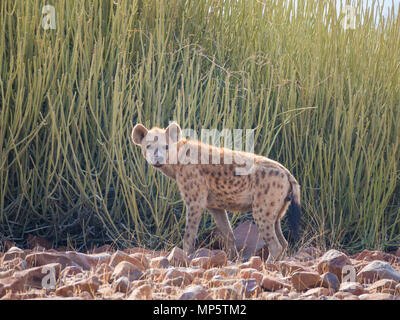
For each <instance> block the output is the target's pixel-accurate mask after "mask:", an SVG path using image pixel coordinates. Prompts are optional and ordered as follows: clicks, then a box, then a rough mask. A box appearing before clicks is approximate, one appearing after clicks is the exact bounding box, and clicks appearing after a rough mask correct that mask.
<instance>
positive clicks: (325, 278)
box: [0, 245, 400, 300]
mask: <svg viewBox="0 0 400 320" xmlns="http://www.w3.org/2000/svg"><path fill="white" fill-rule="evenodd" d="M399 256H400V250H398V251H397V252H395V253H394V254H389V253H384V252H380V251H368V250H364V251H363V252H361V253H359V254H356V255H347V254H345V253H343V252H341V251H337V250H329V251H327V252H325V253H323V252H320V251H319V250H317V249H316V248H311V247H309V248H305V249H303V250H301V251H300V252H299V253H298V254H297V255H295V256H294V257H290V258H288V257H287V258H285V259H284V260H282V261H279V262H277V263H274V264H267V263H265V262H264V261H262V259H261V258H260V257H259V256H252V257H250V258H249V259H248V260H247V261H246V262H231V261H229V260H228V259H227V256H226V254H225V252H223V251H221V250H209V249H205V248H202V249H199V250H197V251H196V252H195V254H193V255H192V256H190V257H188V256H187V255H186V254H185V253H184V252H183V251H182V250H181V249H179V248H177V247H176V248H174V249H173V250H171V251H170V252H161V251H150V250H146V249H142V248H132V249H127V250H124V251H120V250H111V248H110V247H109V246H107V245H106V246H103V247H100V248H97V249H96V250H94V251H92V252H90V253H86V254H85V253H80V252H76V251H66V250H62V249H45V248H43V247H41V246H40V245H36V246H35V247H34V248H33V249H25V250H23V249H20V248H18V247H15V246H13V247H11V248H8V250H6V251H5V252H3V253H0V298H1V299H181V300H184V299H235V300H236V299H263V300H289V299H306V300H308V299H320V300H331V299H333V300H336V299H346V300H370V299H384V300H399V299H400V257H399Z"/></svg>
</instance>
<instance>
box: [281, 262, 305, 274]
mask: <svg viewBox="0 0 400 320" xmlns="http://www.w3.org/2000/svg"><path fill="white" fill-rule="evenodd" d="M278 270H279V271H280V272H281V273H282V275H283V276H285V277H286V276H289V275H291V274H292V273H295V272H298V271H305V272H308V271H309V270H307V269H306V268H304V267H303V266H302V265H300V264H298V263H296V262H293V261H279V262H278Z"/></svg>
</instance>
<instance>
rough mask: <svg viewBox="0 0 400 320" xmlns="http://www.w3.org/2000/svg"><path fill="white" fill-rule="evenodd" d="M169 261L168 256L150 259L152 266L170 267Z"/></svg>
mask: <svg viewBox="0 0 400 320" xmlns="http://www.w3.org/2000/svg"><path fill="white" fill-rule="evenodd" d="M168 267H169V261H168V259H167V258H166V257H156V258H152V259H151V260H150V268H168Z"/></svg>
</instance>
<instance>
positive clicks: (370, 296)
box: [359, 293, 399, 300]
mask: <svg viewBox="0 0 400 320" xmlns="http://www.w3.org/2000/svg"><path fill="white" fill-rule="evenodd" d="M359 298H360V300H399V298H398V297H396V296H394V295H392V294H389V293H366V294H362V295H360V296H359Z"/></svg>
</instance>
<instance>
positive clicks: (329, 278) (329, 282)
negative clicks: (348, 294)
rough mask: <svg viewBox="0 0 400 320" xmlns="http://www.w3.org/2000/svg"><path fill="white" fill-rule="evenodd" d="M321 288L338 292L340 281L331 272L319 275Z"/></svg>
mask: <svg viewBox="0 0 400 320" xmlns="http://www.w3.org/2000/svg"><path fill="white" fill-rule="evenodd" d="M321 286H322V287H324V288H328V289H332V290H334V291H335V292H336V291H338V290H339V287H340V281H339V279H338V277H337V276H336V274H334V273H332V272H326V273H324V274H322V275H321Z"/></svg>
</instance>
